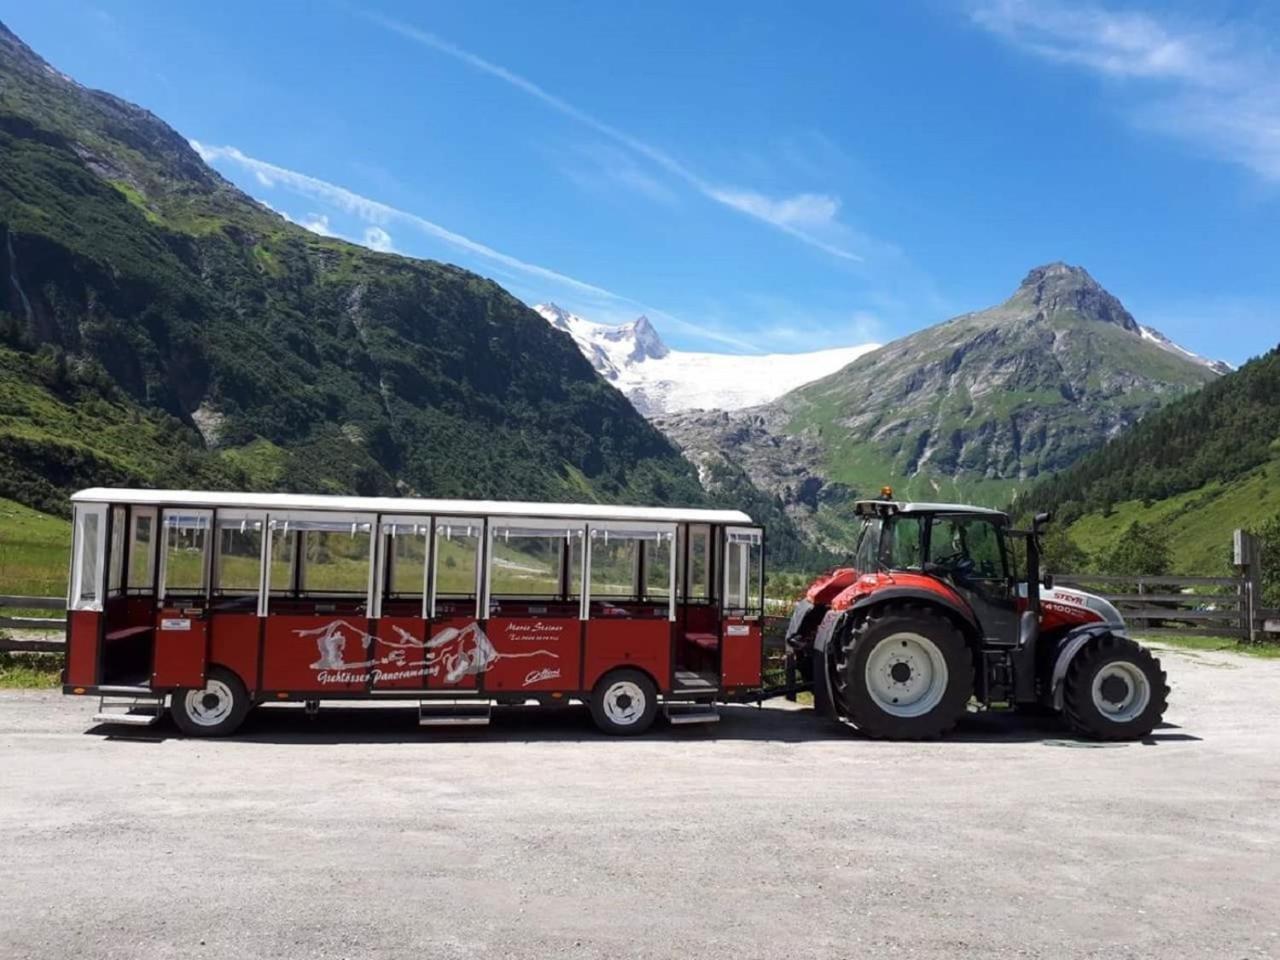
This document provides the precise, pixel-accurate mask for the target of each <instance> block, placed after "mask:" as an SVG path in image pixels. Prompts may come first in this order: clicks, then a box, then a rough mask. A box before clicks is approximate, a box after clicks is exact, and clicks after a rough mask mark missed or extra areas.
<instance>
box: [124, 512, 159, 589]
mask: <svg viewBox="0 0 1280 960" xmlns="http://www.w3.org/2000/svg"><path fill="white" fill-rule="evenodd" d="M130 526H131V527H132V530H131V531H130V534H129V589H130V590H138V591H142V592H147V593H149V592H150V591H151V589H152V588H153V586H154V585H155V571H156V550H155V546H156V539H155V528H156V514H155V508H154V507H151V508H148V507H134V508H133V517H132V519H131V520H130Z"/></svg>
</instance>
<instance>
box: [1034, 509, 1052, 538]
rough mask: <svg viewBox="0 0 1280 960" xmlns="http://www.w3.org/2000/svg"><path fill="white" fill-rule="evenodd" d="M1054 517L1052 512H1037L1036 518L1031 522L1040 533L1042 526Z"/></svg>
mask: <svg viewBox="0 0 1280 960" xmlns="http://www.w3.org/2000/svg"><path fill="white" fill-rule="evenodd" d="M1052 519H1053V514H1052V513H1037V514H1036V518H1035V520H1034V521H1033V522H1032V524H1031V528H1032V529H1033V530H1035V532H1036V533H1039V532H1040V528H1041V527H1043V526H1044V525H1045V524H1047V523H1048V522H1049V521H1050V520H1052Z"/></svg>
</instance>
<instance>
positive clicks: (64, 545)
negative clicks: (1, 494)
mask: <svg viewBox="0 0 1280 960" xmlns="http://www.w3.org/2000/svg"><path fill="white" fill-rule="evenodd" d="M70 551H71V524H70V523H68V522H67V521H66V520H63V519H62V518H61V517H53V516H49V515H48V514H45V513H40V512H39V511H36V510H32V509H30V508H29V507H24V506H23V505H22V504H19V503H14V502H13V501H12V500H0V593H3V594H17V595H20V596H26V597H61V596H65V595H66V592H67V563H68V557H69V556H70Z"/></svg>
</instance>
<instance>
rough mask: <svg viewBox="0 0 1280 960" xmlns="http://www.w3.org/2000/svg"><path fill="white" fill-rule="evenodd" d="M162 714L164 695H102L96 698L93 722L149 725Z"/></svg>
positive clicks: (137, 725)
mask: <svg viewBox="0 0 1280 960" xmlns="http://www.w3.org/2000/svg"><path fill="white" fill-rule="evenodd" d="M162 716H164V697H163V696H159V697H157V696H150V697H121V696H111V695H104V696H102V697H100V698H99V699H98V712H97V713H95V714H94V715H93V719H94V722H95V723H124V724H129V725H130V726H136V727H149V726H151V725H152V724H153V723H155V722H156V721H157V720H159V719H160V718H161V717H162Z"/></svg>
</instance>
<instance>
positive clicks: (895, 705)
mask: <svg viewBox="0 0 1280 960" xmlns="http://www.w3.org/2000/svg"><path fill="white" fill-rule="evenodd" d="M833 639H835V640H836V641H837V648H836V649H837V651H838V652H837V656H836V663H835V666H834V680H835V684H836V696H837V698H838V699H839V701H840V706H841V707H842V708H843V712H844V714H845V716H847V717H848V719H849V720H850V722H852V723H853V725H854V726H856V727H857V728H858V729H859V730H861V731H862V732H863V733H865V734H867V735H868V736H871V737H877V738H883V739H886V740H925V739H929V738H931V737H937V736H940V735H941V734H943V733H946V732H947V731H948V730H950V729H951V728H952V727H953V726H955V723H956V720H958V719H959V718H960V715H961V714H962V713H964V711H965V707H966V706H967V705H968V703H969V697H970V696H972V694H973V657H972V654H971V653H970V651H969V648H968V647H967V646H966V644H965V639H964V636H963V635H962V634H961V633H960V631H959V630H958V629H957V628H956V626H955V624H954V623H953V622H952V621H951V620H949V619H948V618H947V617H946V616H944V615H943V614H941V613H939V612H938V611H936V610H933V609H931V608H930V607H928V606H927V605H924V604H885V605H884V606H879V607H874V608H872V609H871V610H869V611H867V612H866V613H859V614H856V615H855V616H854V617H853V618H852V619H851V621H850V623H849V625H848V626H847V627H846V628H845V632H844V634H843V635H837V636H836V637H835V638H833ZM873 657H874V662H872V661H873ZM869 662H872V666H871V669H870V670H868V663H869Z"/></svg>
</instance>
